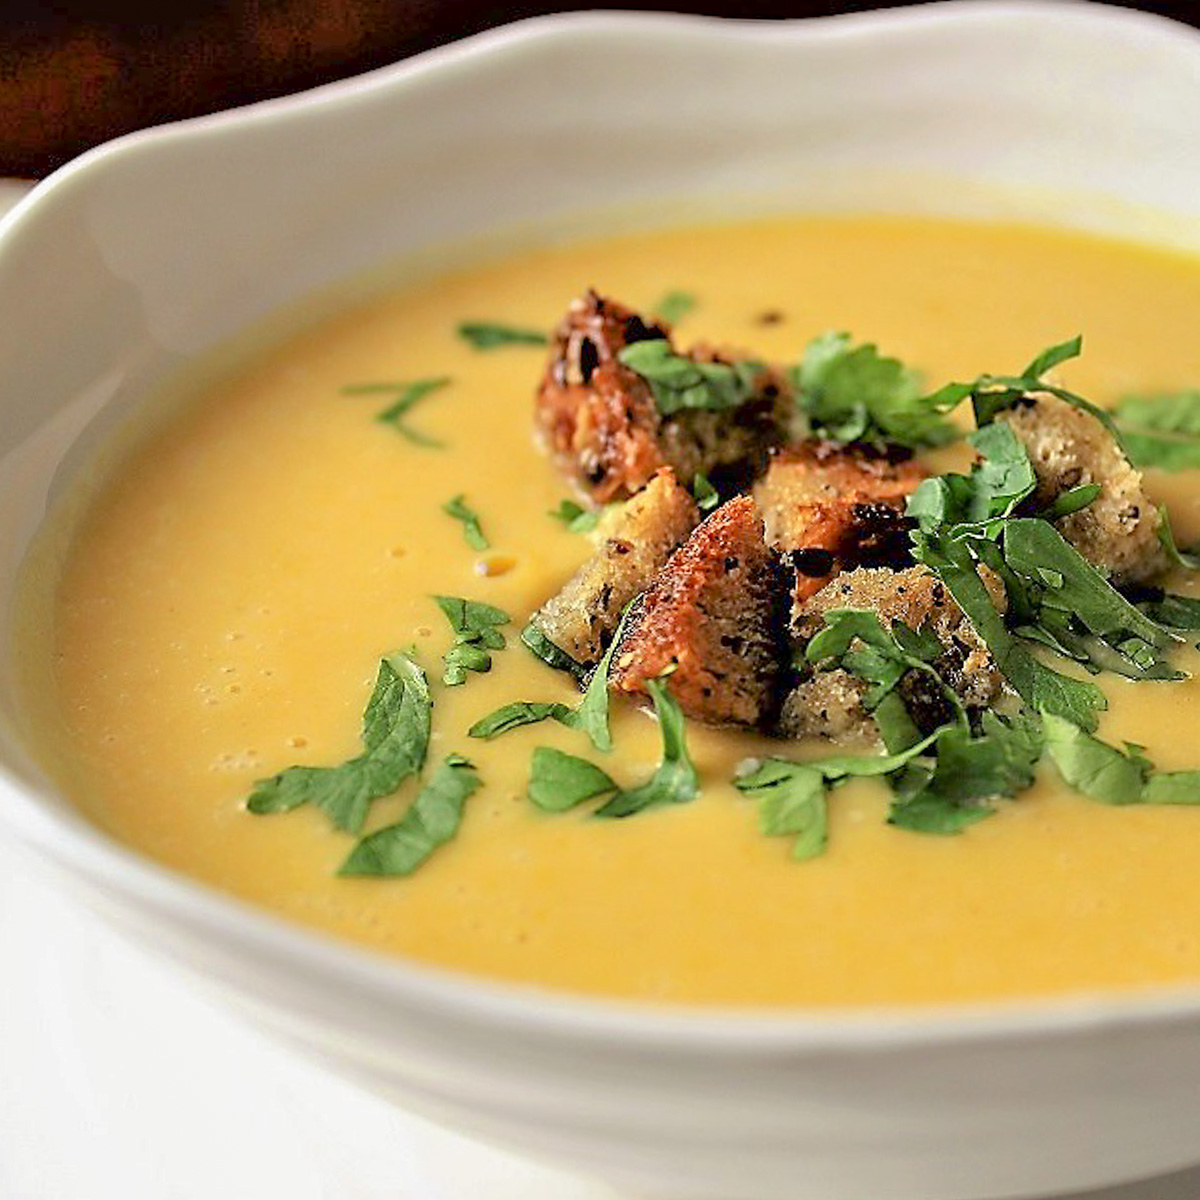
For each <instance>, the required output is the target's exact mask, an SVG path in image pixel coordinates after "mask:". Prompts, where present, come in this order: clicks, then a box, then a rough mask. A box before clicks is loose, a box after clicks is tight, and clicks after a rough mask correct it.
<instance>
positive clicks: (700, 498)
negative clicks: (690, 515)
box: [692, 471, 721, 512]
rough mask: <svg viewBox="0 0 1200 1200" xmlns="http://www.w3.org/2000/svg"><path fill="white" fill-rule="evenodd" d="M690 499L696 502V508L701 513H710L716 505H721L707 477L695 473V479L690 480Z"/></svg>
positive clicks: (719, 498)
mask: <svg viewBox="0 0 1200 1200" xmlns="http://www.w3.org/2000/svg"><path fill="white" fill-rule="evenodd" d="M692 498H693V499H694V500H695V501H696V507H697V508H698V509H699V510H700V511H701V512H711V511H712V510H713V509H714V508H716V507H717V505H718V504H720V503H721V497H720V496H719V495H718V493H717V489H716V488H715V487H713V485H712V484H711V483H710V482H709V479H708V476H707V475H703V474H701V473H700V472H699V471H697V472H696V477H695V478H694V479H693V480H692Z"/></svg>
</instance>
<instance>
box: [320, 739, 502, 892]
mask: <svg viewBox="0 0 1200 1200" xmlns="http://www.w3.org/2000/svg"><path fill="white" fill-rule="evenodd" d="M479 787H480V779H479V776H478V775H476V774H475V770H474V768H473V767H472V765H471V764H470V763H469V762H468V761H467V760H466V759H465V758H463V757H462V756H461V755H458V754H450V755H447V756H446V758H445V759H443V761H442V764H441V766H439V767H438V769H437V771H436V772H434V775H433V778H432V779H431V780H430V781H429V782H428V783H427V784H426V785H425V786H424V787H423V788H422V789H421V791H420V792H418V793H417V798H416V799H415V800H414V801H413V803H412V806H411V807H410V808H409V809H408V811H407V812H406V813H405V814H404V816H403V817H401V818H400V820H399V821H397V822H396V823H395V824H394V825H387V826H385V827H384V828H383V829H378V830H376V831H375V832H374V833H372V834H369V835H368V836H367V837H365V838H363V839H362V841H360V842H359V843H358V845H357V846H355V847H354V849H353V850H352V851H351V852H350V854H349V856H348V857H347V858H346V861H345V862H344V863H342V865H341V868H340V870H339V871H338V874H339V875H369V876H374V877H376V878H379V877H385V876H387V877H392V876H401V875H411V874H412V873H413V872H414V871H415V870H416V869H417V868H418V867H419V866H421V864H422V863H424V862H425V860H426V859H427V858H429V856H430V855H431V854H432V853H433V852H434V851H435V850H436V849H437V848H438V847H439V846H441V845H444V844H445V843H446V842H448V841H450V839H451V838H452V837H454V835H455V834H456V833H457V832H458V827H459V825H460V824H461V823H462V815H463V808H464V806H465V805H466V802H467V800H468V799H469V798H470V796H471V795H472V794H473V793H474V792H475V791H477V790H478V788H479Z"/></svg>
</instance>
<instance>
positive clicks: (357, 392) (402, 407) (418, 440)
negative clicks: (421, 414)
mask: <svg viewBox="0 0 1200 1200" xmlns="http://www.w3.org/2000/svg"><path fill="white" fill-rule="evenodd" d="M449 383H450V377H449V376H448V375H441V376H439V377H438V378H436V379H417V380H413V381H412V382H410V383H351V384H347V386H346V387H344V388H342V395H343V396H370V395H391V396H393V397H394V399H393V401H392V403H391V404H389V405H388V407H387V408H385V409H382V410H381V411H380V412H377V413H376V414H375V420H377V421H379V422H381V423H382V424H384V425H390V426H391V427H392V428H393V429H394V430H395V431H396V432H397V433H399V434H401V435H402V436H404V437H406V438H407V439H408V440H409V441H410V442H412V443H413V444H414V445H417V446H428V447H431V448H440V447H442V446H444V445H445V443H444V442H440V441H438V440H437V439H436V438H431V437H430V436H429V435H428V434H424V433H421V432H420V431H419V430H416V429H413V428H412V426H410V425H409V424H408V423H407V422H406V421H405V417H407V416H408V413H409V410H410V409H411V408H412V407H413V405H414V404H416V403H417V402H418V401H419V400H423V399H424V398H425V397H426V396H428V395H429V393H430V392H436V391H440V390H441V389H442V388H444V387H446V385H447V384H449Z"/></svg>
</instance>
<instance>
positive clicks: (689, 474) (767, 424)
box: [535, 292, 791, 503]
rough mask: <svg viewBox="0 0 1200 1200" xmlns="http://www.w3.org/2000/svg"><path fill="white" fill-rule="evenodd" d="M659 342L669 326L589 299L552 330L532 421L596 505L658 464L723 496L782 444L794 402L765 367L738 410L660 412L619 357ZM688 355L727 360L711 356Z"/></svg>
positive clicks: (630, 488) (621, 493)
mask: <svg viewBox="0 0 1200 1200" xmlns="http://www.w3.org/2000/svg"><path fill="white" fill-rule="evenodd" d="M664 339H668V340H669V333H668V327H667V326H666V325H663V324H660V323H656V322H653V321H647V320H644V319H643V318H642V317H640V316H639V315H638V314H637V313H635V312H633V311H632V310H631V309H628V308H626V307H624V306H623V305H620V304H617V303H616V302H615V301H612V300H607V299H605V298H604V297H601V296H598V295H597V294H596V293H595V292H589V293H588V294H587V295H586V296H585V297H584V298H583V299H581V300H577V301H575V303H574V304H572V306H571V308H570V309H569V311H568V312H567V315H566V317H565V318H564V319H563V321H562V322H561V324H560V325H559V327H558V329H557V331H556V334H555V342H554V349H553V351H552V353H551V358H550V363H549V366H548V367H547V370H546V374H545V377H544V379H543V380H542V384H541V387H540V388H539V390H538V396H537V404H536V409H535V421H536V424H537V426H538V428H539V429H540V430H541V432H542V435H543V436H544V437H545V438H546V441H547V443H548V444H549V447H550V449H551V451H552V452H553V453H554V454H555V456H556V457H557V458H558V461H559V462H560V464H561V465H562V466H563V468H564V470H566V471H567V472H568V473H569V474H570V475H571V476H572V477H573V478H574V479H576V480H577V481H578V483H579V484H580V485H581V486H582V487H583V488H585V489H586V490H587V491H588V493H589V494H590V495H591V496H592V498H593V499H594V500H596V501H598V502H600V503H606V502H608V501H610V500H616V499H622V498H624V497H627V496H631V495H633V494H634V493H635V492H637V491H638V490H639V489H640V488H642V487H643V486H644V485H645V484H646V482H647V481H648V480H649V478H650V476H651V475H653V474H654V472H655V471H656V470H658V469H659V468H660V467H663V466H669V467H672V468H673V469H674V471H675V474H676V475H677V476H678V478H680V479H682V480H684V481H686V482H689V483H690V482H691V480H692V479H693V477H694V476H695V475H696V474H697V473H698V472H703V473H704V474H706V475H708V476H710V478H712V479H713V482H714V483H716V484H717V486H718V487H723V488H724V489H725V490H726V491H728V490H729V489H730V488H731V487H732V486H733V485H736V484H744V483H748V482H749V481H750V479H751V478H753V476H754V474H755V473H757V472H758V471H760V470H761V469H762V467H763V466H764V465H765V461H766V452H767V449H768V447H769V446H771V445H774V444H776V443H777V442H779V441H781V440H782V438H783V436H784V427H785V425H786V422H787V419H788V417H789V415H790V408H791V402H790V399H789V397H788V394H787V388H786V385H785V382H784V379H783V377H782V376H781V375H780V374H778V373H776V372H774V371H771V370H769V369H767V368H763V369H762V371H761V372H760V377H759V378H758V379H757V380H756V382H755V384H754V389H755V390H754V395H752V396H751V398H750V399H749V400H747V401H746V402H745V403H744V404H741V405H740V406H739V407H737V408H733V409H724V410H721V411H709V410H705V409H684V410H681V411H679V412H676V413H673V414H670V415H666V416H664V415H663V414H661V413H660V412H659V411H658V407H657V405H656V403H655V399H654V393H653V391H652V389H651V387H650V385H649V384H648V383H647V382H646V380H645V379H643V378H642V376H641V375H639V374H638V373H637V372H636V371H634V370H633V369H632V368H630V367H627V366H625V365H624V364H623V363H622V362H621V361H620V359H619V357H618V356H619V355H620V353H621V351H622V350H623V349H624V348H625V347H626V346H629V345H631V344H632V343H634V342H645V341H651V340H664ZM691 357H692V358H693V359H694V361H696V362H730V361H733V360H732V358H730V357H729V356H722V355H718V354H716V353H715V352H713V351H711V350H707V349H699V350H696V351H694V352H693V354H692V356H691Z"/></svg>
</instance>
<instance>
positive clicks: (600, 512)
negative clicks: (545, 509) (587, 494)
mask: <svg viewBox="0 0 1200 1200" xmlns="http://www.w3.org/2000/svg"><path fill="white" fill-rule="evenodd" d="M550 516H552V517H553V518H554V519H555V520H556V521H561V522H562V523H563V524H564V525H565V526H566V527H567V532H568V533H591V531H592V530H593V529H595V528H596V526H597V525H598V524H599V523H600V518H601V517H602V516H604V509H603V508H584V507H583V505H582V504H576V503H575V501H574V500H562V501H560V502H559V505H558V507H557V508H552V509H551V510H550Z"/></svg>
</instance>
